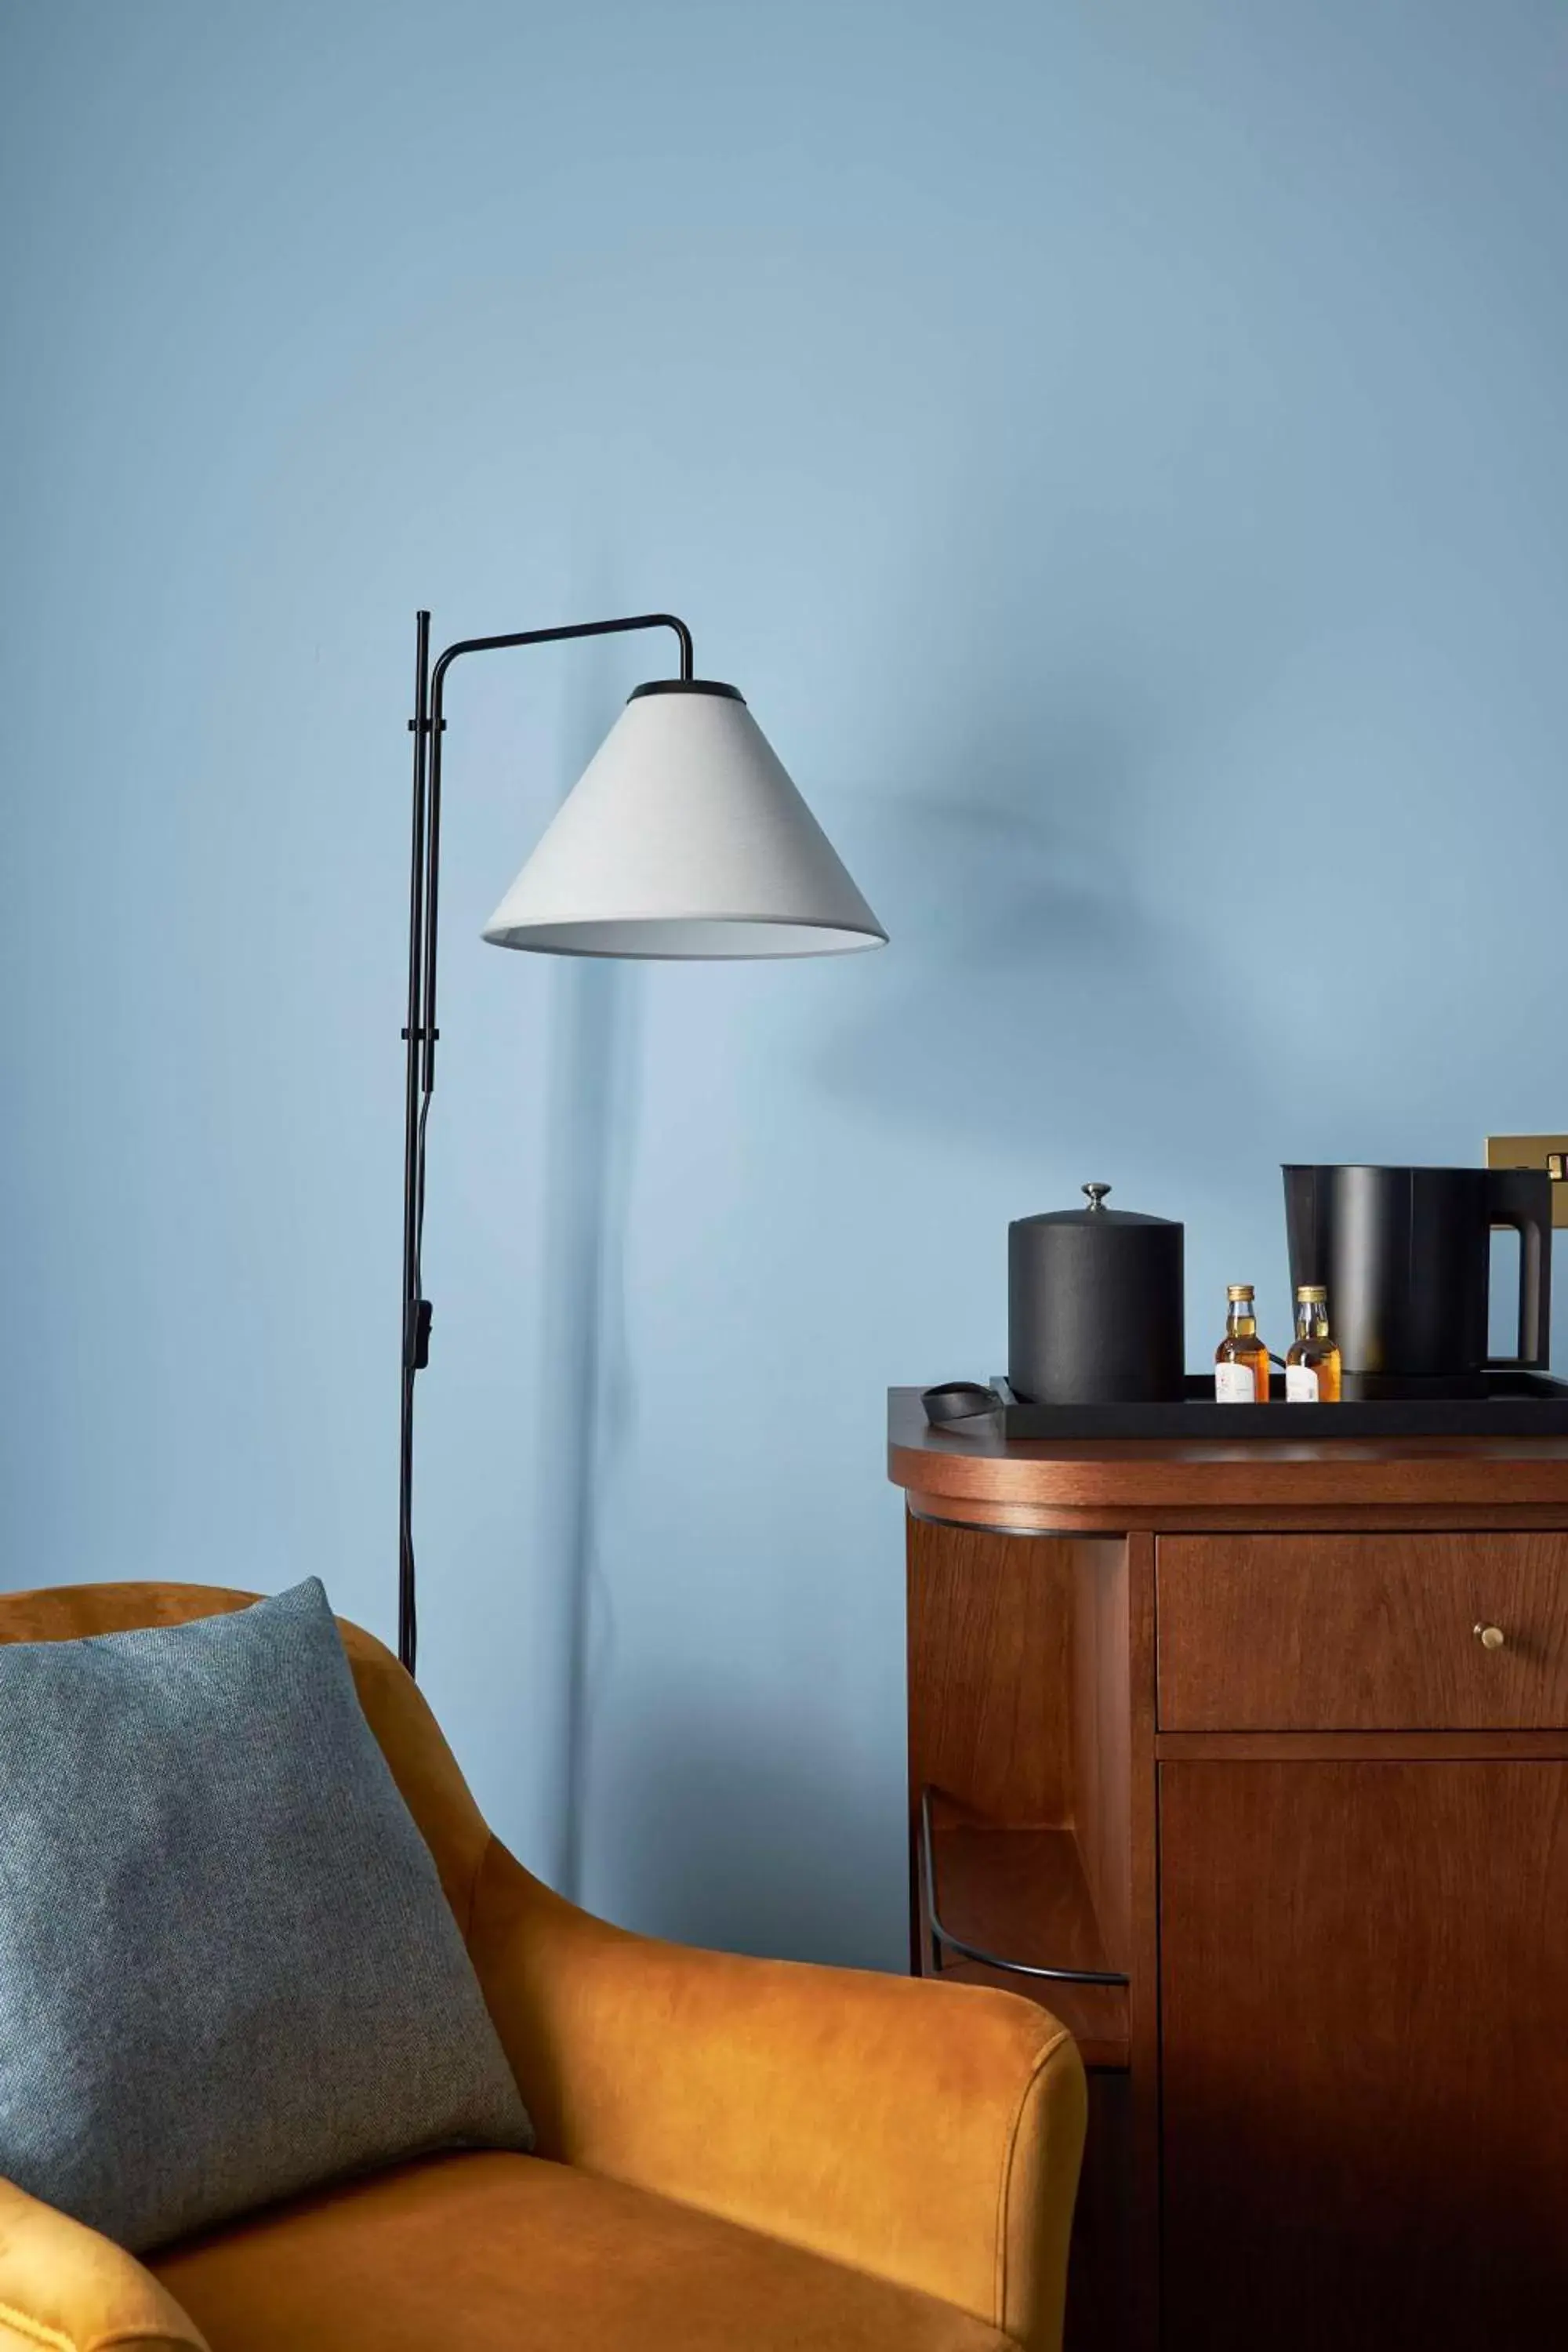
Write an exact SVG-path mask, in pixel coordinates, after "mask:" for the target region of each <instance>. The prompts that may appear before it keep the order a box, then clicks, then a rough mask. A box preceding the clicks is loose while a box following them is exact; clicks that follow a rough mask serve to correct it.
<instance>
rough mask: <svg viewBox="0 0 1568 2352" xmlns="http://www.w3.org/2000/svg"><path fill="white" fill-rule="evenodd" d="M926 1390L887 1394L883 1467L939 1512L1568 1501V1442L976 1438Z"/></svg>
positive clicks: (1520, 1439) (1556, 1439)
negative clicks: (945, 1421)
mask: <svg viewBox="0 0 1568 2352" xmlns="http://www.w3.org/2000/svg"><path fill="white" fill-rule="evenodd" d="M920 1398H921V1392H920V1391H919V1390H918V1389H892V1390H890V1391H889V1405H888V1475H889V1477H890V1478H891V1480H892V1481H893V1484H894V1485H895V1486H904V1487H907V1488H909V1489H910V1490H911V1491H912V1492H914V1493H918V1494H919V1495H920V1496H921V1498H922V1502H923V1504H924V1505H925V1506H927V1507H931V1509H932V1510H933V1512H934V1513H936V1514H938V1515H940V1514H942V1513H943V1512H945V1513H946V1514H948V1515H949V1516H955V1517H956V1516H959V1515H961V1512H962V1509H963V1507H964V1506H966V1505H973V1504H983V1505H985V1506H987V1507H991V1508H1005V1507H1006V1506H1008V1505H1012V1506H1015V1507H1022V1508H1024V1509H1026V1510H1028V1511H1033V1512H1040V1511H1048V1510H1049V1509H1051V1508H1056V1509H1059V1510H1082V1509H1088V1510H1094V1509H1106V1508H1110V1509H1111V1510H1119V1511H1121V1512H1126V1511H1128V1510H1131V1509H1151V1508H1159V1507H1176V1508H1179V1509H1194V1508H1202V1507H1204V1506H1205V1505H1209V1504H1213V1505H1220V1506H1226V1507H1231V1508H1237V1507H1244V1508H1254V1507H1262V1508H1272V1507H1289V1506H1292V1505H1300V1506H1303V1507H1310V1506H1314V1505H1316V1506H1329V1507H1333V1508H1335V1509H1344V1508H1348V1507H1354V1506H1357V1505H1361V1504H1366V1505H1379V1504H1381V1505H1393V1506H1416V1507H1418V1506H1422V1505H1435V1506H1437V1505H1476V1506H1486V1507H1498V1506H1508V1505H1510V1504H1519V1505H1529V1504H1540V1503H1545V1504H1565V1505H1568V1437H1517V1438H1486V1437H1473V1438H1470V1437H1465V1438H1458V1437H1445V1438H1435V1437H1434V1438H1405V1439H1402V1440H1388V1441H1384V1442H1383V1443H1381V1444H1379V1443H1373V1442H1371V1441H1369V1440H1365V1439H1356V1438H1334V1437H1332V1436H1330V1437H1326V1438H1324V1439H1322V1440H1321V1441H1320V1442H1317V1443H1314V1444H1306V1443H1303V1442H1301V1441H1294V1442H1292V1441H1288V1440H1280V1441H1279V1442H1278V1443H1276V1442H1275V1441H1274V1440H1273V1439H1271V1438H1258V1439H1252V1440H1248V1441H1246V1442H1238V1443H1237V1444H1221V1443H1220V1442H1219V1441H1218V1440H1213V1441H1210V1442H1208V1443H1205V1444H1194V1443H1193V1442H1191V1441H1188V1442H1186V1443H1184V1444H1179V1443H1176V1442H1174V1441H1170V1442H1156V1441H1153V1440H1150V1439H1131V1438H1122V1439H1114V1438H1100V1439H1083V1440H1081V1441H1079V1443H1077V1444H1045V1443H1043V1442H1041V1441H1039V1440H1036V1439H1029V1440H1023V1441H1015V1442H1014V1443H1012V1444H1009V1443H1008V1442H1007V1441H1006V1440H1005V1438H1003V1437H1002V1436H1001V1435H1000V1434H999V1433H997V1432H996V1431H994V1430H992V1429H989V1428H987V1429H986V1430H985V1432H984V1433H983V1434H981V1435H979V1436H975V1437H955V1436H953V1435H952V1433H950V1432H947V1431H943V1430H933V1429H931V1427H929V1425H928V1424H927V1422H926V1418H925V1412H924V1410H923V1408H922V1406H921V1401H920ZM1325 1410H1327V1408H1325Z"/></svg>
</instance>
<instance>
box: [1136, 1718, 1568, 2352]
mask: <svg viewBox="0 0 1568 2352" xmlns="http://www.w3.org/2000/svg"><path fill="white" fill-rule="evenodd" d="M1160 1832H1161V1837H1160V1993H1161V2144H1162V2180H1163V2225H1164V2228H1163V2235H1164V2280H1163V2288H1164V2294H1163V2302H1164V2321H1165V2326H1164V2333H1163V2339H1162V2340H1163V2343H1164V2344H1165V2345H1166V2346H1168V2347H1170V2352H1244V2347H1245V2352H1256V2347H1258V2344H1259V2343H1267V2344H1268V2345H1269V2346H1270V2347H1287V2346H1289V2347H1298V2346H1300V2347H1303V2352H1304V2347H1308V2346H1313V2347H1317V2346H1322V2347H1328V2346H1332V2347H1335V2352H1393V2347H1399V2346H1402V2345H1406V2344H1408V2345H1410V2346H1412V2347H1415V2346H1420V2347H1435V2346H1447V2345H1456V2346H1458V2345H1461V2344H1462V2345H1469V2346H1477V2347H1479V2346H1487V2347H1501V2346H1505V2345H1506V2346H1509V2347H1521V2352H1522V2347H1526V2346H1532V2347H1545V2346H1548V2345H1550V2344H1552V2342H1554V2341H1555V2342H1561V2341H1563V2336H1564V2335H1565V2334H1568V2243H1565V2237H1568V2014H1565V2009H1568V1763H1549V1762H1543V1761H1532V1762H1525V1763H1516V1762H1508V1761H1503V1760H1500V1759H1492V1760H1487V1761H1484V1762H1482V1761H1476V1762H1469V1763H1464V1762H1452V1763H1449V1762H1440V1761H1432V1762H1420V1763H1415V1762H1383V1761H1380V1760H1377V1759H1372V1758H1358V1759H1355V1760H1354V1761H1350V1762H1325V1761H1321V1760H1312V1759H1300V1760H1297V1759H1291V1760H1289V1761H1283V1762H1268V1763H1262V1762H1236V1763H1231V1762H1225V1761H1220V1760H1215V1761H1207V1762H1202V1763H1199V1762H1182V1763H1172V1764H1162V1765H1161V1767H1160Z"/></svg>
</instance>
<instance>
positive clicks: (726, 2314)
mask: <svg viewBox="0 0 1568 2352" xmlns="http://www.w3.org/2000/svg"><path fill="white" fill-rule="evenodd" d="M151 2267H152V2269H153V2272H154V2273H156V2275H157V2276H158V2278H159V2279H161V2280H162V2281H163V2284H164V2285H165V2286H166V2287H167V2288H168V2290H169V2292H170V2293H171V2294H174V2296H175V2297H176V2298H177V2300H178V2301H179V2303H180V2304H181V2305H183V2306H184V2309H185V2310H186V2311H187V2312H188V2313H189V2314H190V2315H191V2317H192V2318H193V2319H194V2320H195V2323H196V2325H197V2326H198V2327H200V2328H201V2329H202V2331H203V2333H204V2334H205V2336H206V2338H207V2340H208V2342H209V2343H210V2345H211V2346H212V2347H213V2352H366V2347H370V2346H374V2347H375V2352H535V2347H537V2352H557V2347H566V2346H571V2347H580V2352H737V2347H745V2352H1009V2347H1012V2343H1013V2339H1012V2338H1011V2337H1009V2336H1003V2335H999V2334H998V2333H997V2331H996V2330H995V2329H994V2327H991V2326H987V2325H986V2324H985V2323H984V2321H983V2320H979V2319H973V2318H970V2317H969V2316H968V2315H966V2314H964V2313H963V2312H961V2311H958V2310H955V2309H954V2308H953V2307H952V2305H949V2304H945V2303H939V2302H937V2301H936V2300H935V2299H934V2298H932V2297H931V2296H929V2295H924V2294H917V2293H916V2292H915V2291H914V2290H912V2289H911V2288H908V2287H900V2286H890V2285H888V2284H886V2283H885V2282H883V2281H882V2280H880V2279H876V2278H873V2277H871V2276H869V2275H868V2273H863V2272H860V2271H855V2270H849V2269H847V2268H846V2267H844V2266H843V2265H841V2264H839V2263H832V2262H827V2261H825V2260H824V2259H823V2258H822V2257H821V2256H820V2255H817V2254H810V2253H805V2252H800V2251H799V2250H798V2249H797V2248H795V2247H793V2246H786V2245H784V2244H783V2243H782V2242H780V2241H779V2240H777V2239H774V2238H769V2237H764V2236H763V2235H762V2234H761V2233H760V2232H758V2231H752V2230H743V2229H739V2228H737V2227H736V2226H735V2225H734V2224H733V2223H732V2222H729V2221H719V2220H716V2219H714V2218H713V2217H712V2216H710V2215H708V2214H704V2213H700V2212H698V2211H696V2210H694V2209H692V2208H690V2207H689V2206H684V2205H678V2204H675V2203H673V2202H672V2201H671V2200H668V2199H667V2198H663V2197H655V2196H650V2195H648V2194H647V2192H646V2191H644V2190H641V2189H627V2188H625V2187H623V2186H621V2185H620V2184H619V2183H618V2182H615V2181H610V2180H605V2179H601V2178H599V2177H598V2176H596V2175H595V2174H593V2173H588V2172H584V2171H581V2170H578V2169H577V2168H574V2167H568V2166H566V2165H562V2164H555V2163H551V2162H548V2161H546V2160H544V2159H543V2158H538V2157H527V2156H512V2155H504V2154H493V2155H492V2154H488V2153H485V2154H481V2153H475V2154H465V2155H454V2156H445V2157H437V2158H429V2159H427V2160H426V2161H424V2162H422V2163H418V2164H411V2165H405V2166H402V2167H400V2168H398V2169H397V2170H396V2171H395V2172H391V2173H383V2174H381V2175H379V2176H377V2177H376V2178H374V2179H365V2180H360V2181H356V2182H352V2183H348V2184H345V2185H343V2186H342V2187H339V2188H336V2189H328V2190H325V2191H322V2192H319V2193H317V2194H315V2195H313V2196H311V2197H309V2198H305V2199H301V2200H297V2201H296V2202H295V2203H293V2204H290V2205H287V2206H282V2207H279V2208H276V2209H274V2210H272V2211H271V2212H268V2213H263V2214H259V2215H257V2216H254V2217H253V2218H251V2219H250V2220H248V2221H245V2222H242V2223H240V2224H238V2225H237V2226H235V2227H231V2228H229V2229H226V2230H225V2231H221V2232H219V2233H217V2234H215V2235H213V2236H209V2237H207V2238H204V2239H202V2240H200V2241H195V2242H189V2243H187V2244H185V2245H184V2246H181V2247H174V2248H171V2249H169V2250H168V2251H167V2252H165V2253H163V2254H162V2255H160V2256H157V2257H154V2258H153V2261H152V2263H151Z"/></svg>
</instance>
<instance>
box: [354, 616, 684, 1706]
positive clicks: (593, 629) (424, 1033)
mask: <svg viewBox="0 0 1568 2352" xmlns="http://www.w3.org/2000/svg"><path fill="white" fill-rule="evenodd" d="M628 629H673V630H674V631H675V634H676V635H677V637H678V638H679V641H680V675H681V677H682V678H683V679H689V678H690V677H691V675H692V656H691V632H690V630H689V628H688V627H687V625H686V624H685V622H684V621H678V620H677V619H676V617H675V614H673V613H639V614H636V615H634V616H633V617H631V618H629V619H626V620H620V621H578V622H575V623H574V624H573V625H571V626H570V627H568V628H563V629H523V630H521V631H518V632H516V633H514V634H513V635H509V636H504V637H464V638H461V639H460V640H459V641H458V644H457V645H453V646H447V650H446V652H445V653H443V654H442V655H440V656H439V657H438V658H437V663H436V666H435V668H434V669H432V668H431V667H430V615H429V614H428V613H421V614H418V615H417V617H416V632H415V634H416V657H415V680H414V716H413V718H412V719H410V720H409V722H408V725H409V729H410V731H411V732H412V734H413V737H414V846H413V854H412V857H411V859H410V864H409V875H408V1020H407V1024H406V1025H405V1029H404V1032H403V1034H404V1037H405V1040H406V1042H407V1048H408V1063H407V1080H406V1087H407V1099H406V1113H405V1129H404V1140H403V1432H402V1442H401V1446H400V1450H399V1457H398V1576H397V1654H398V1656H399V1658H400V1659H401V1660H402V1662H403V1664H405V1666H406V1667H407V1669H408V1671H409V1673H410V1674H412V1673H413V1672H414V1667H415V1658H416V1651H417V1646H418V1633H419V1620H418V1610H417V1606H416V1592H415V1575H414V1381H415V1377H416V1374H417V1373H418V1372H420V1371H422V1370H424V1368H425V1366H426V1363H427V1362H428V1361H429V1357H430V1302H429V1300H428V1299H427V1298H426V1297H425V1295H424V1286H423V1284H422V1281H421V1278H420V1263H419V1260H420V1243H421V1238H422V1235H423V1232H424V1224H425V1127H426V1119H427V1118H428V1117H429V1111H430V1097H431V1095H432V1094H433V1093H434V1091H435V1087H436V1040H437V1037H438V1036H439V1035H440V1031H439V1030H438V1029H437V1026H436V915H437V894H438V886H439V882H440V870H441V737H442V734H443V732H444V730H445V729H446V724H447V721H446V719H445V718H444V717H443V716H442V705H443V699H444V693H445V688H446V680H447V671H448V669H450V667H451V666H452V664H453V663H454V662H455V661H456V660H457V659H458V656H459V654H492V653H502V652H505V651H507V650H509V649H510V647H511V646H550V645H558V644H560V643H561V642H562V641H563V639H565V638H567V637H609V636H619V635H624V634H625V633H626V631H627V630H628Z"/></svg>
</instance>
